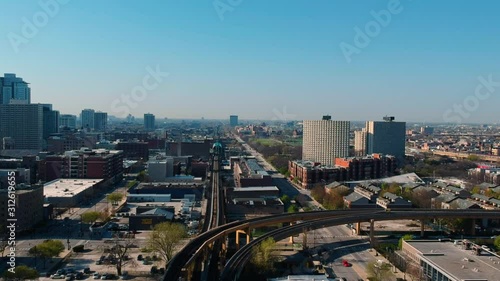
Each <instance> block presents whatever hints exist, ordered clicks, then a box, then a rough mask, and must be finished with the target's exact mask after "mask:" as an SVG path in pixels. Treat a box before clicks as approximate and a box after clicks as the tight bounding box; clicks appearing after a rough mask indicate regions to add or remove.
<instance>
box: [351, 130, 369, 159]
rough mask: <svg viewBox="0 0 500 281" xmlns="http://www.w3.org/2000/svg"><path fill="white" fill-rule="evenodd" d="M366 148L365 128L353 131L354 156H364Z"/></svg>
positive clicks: (366, 136)
mask: <svg viewBox="0 0 500 281" xmlns="http://www.w3.org/2000/svg"><path fill="white" fill-rule="evenodd" d="M367 150H368V135H367V133H366V129H365V128H363V130H361V131H355V132H354V156H365V155H366V154H368V153H367Z"/></svg>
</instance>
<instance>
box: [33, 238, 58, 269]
mask: <svg viewBox="0 0 500 281" xmlns="http://www.w3.org/2000/svg"><path fill="white" fill-rule="evenodd" d="M64 249H65V248H64V244H63V243H62V242H61V241H59V240H45V241H43V242H42V243H41V244H38V245H36V246H34V247H33V248H31V249H30V250H29V254H30V255H32V256H35V257H40V258H41V259H42V260H43V266H44V267H45V265H46V262H47V259H49V258H53V257H58V256H59V254H61V253H62V252H63V251H64Z"/></svg>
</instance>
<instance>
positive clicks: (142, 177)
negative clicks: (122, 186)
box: [136, 171, 148, 182]
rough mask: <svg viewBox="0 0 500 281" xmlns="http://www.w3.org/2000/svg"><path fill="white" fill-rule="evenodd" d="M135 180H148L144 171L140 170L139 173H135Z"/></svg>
mask: <svg viewBox="0 0 500 281" xmlns="http://www.w3.org/2000/svg"><path fill="white" fill-rule="evenodd" d="M136 180H138V181H140V182H147V181H148V175H147V174H146V171H141V172H139V174H137V178H136Z"/></svg>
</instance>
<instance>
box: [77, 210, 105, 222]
mask: <svg viewBox="0 0 500 281" xmlns="http://www.w3.org/2000/svg"><path fill="white" fill-rule="evenodd" d="M102 218H103V214H102V213H100V212H96V211H90V212H85V213H83V214H82V222H83V223H88V224H93V223H95V222H96V221H97V220H98V219H102Z"/></svg>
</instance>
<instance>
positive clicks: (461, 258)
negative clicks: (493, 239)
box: [406, 240, 500, 281]
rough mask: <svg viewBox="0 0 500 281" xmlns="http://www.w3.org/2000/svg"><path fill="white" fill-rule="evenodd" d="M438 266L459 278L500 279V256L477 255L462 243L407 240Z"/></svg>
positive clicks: (427, 259) (484, 253)
mask: <svg viewBox="0 0 500 281" xmlns="http://www.w3.org/2000/svg"><path fill="white" fill-rule="evenodd" d="M406 242H407V243H408V244H409V245H411V246H412V247H414V248H415V249H417V251H419V252H420V253H421V254H422V259H423V260H426V261H427V262H428V263H429V264H432V265H433V266H434V267H436V268H440V269H441V270H442V271H444V272H447V273H448V274H450V275H451V276H453V277H455V278H456V279H457V280H491V281H493V280H499V279H498V277H499V276H500V265H499V263H500V258H499V257H498V256H494V255H491V254H489V253H487V252H484V251H483V252H482V254H481V255H479V256H476V255H475V254H473V252H472V250H463V249H462V244H461V243H460V244H458V245H454V244H453V242H439V241H418V240H416V241H406Z"/></svg>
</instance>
